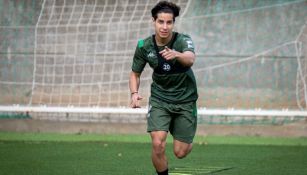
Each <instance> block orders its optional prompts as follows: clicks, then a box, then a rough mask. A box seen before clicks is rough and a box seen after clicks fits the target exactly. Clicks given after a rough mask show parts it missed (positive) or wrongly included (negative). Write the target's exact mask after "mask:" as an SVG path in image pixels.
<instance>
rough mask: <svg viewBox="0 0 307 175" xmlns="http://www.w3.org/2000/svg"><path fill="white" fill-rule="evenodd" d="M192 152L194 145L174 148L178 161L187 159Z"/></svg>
mask: <svg viewBox="0 0 307 175" xmlns="http://www.w3.org/2000/svg"><path fill="white" fill-rule="evenodd" d="M191 151H192V144H188V145H186V144H184V145H180V146H175V147H174V154H175V156H176V157H177V158H178V159H182V158H184V157H186V156H187V155H188V154H189V153H190V152H191Z"/></svg>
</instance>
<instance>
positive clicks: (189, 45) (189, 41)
mask: <svg viewBox="0 0 307 175" xmlns="http://www.w3.org/2000/svg"><path fill="white" fill-rule="evenodd" d="M187 44H188V48H194V46H193V42H192V41H191V40H188V41H187Z"/></svg>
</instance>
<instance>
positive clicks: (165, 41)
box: [155, 32, 173, 46]
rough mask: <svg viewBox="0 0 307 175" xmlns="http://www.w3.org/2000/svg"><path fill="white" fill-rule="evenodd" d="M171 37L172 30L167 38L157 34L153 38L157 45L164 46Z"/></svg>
mask: <svg viewBox="0 0 307 175" xmlns="http://www.w3.org/2000/svg"><path fill="white" fill-rule="evenodd" d="M172 38H173V32H172V33H171V34H170V36H169V37H167V38H160V37H157V35H156V36H155V39H156V42H157V45H158V46H165V45H167V44H168V43H169V42H170V41H171V40H172Z"/></svg>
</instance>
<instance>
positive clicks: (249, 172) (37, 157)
mask: <svg viewBox="0 0 307 175" xmlns="http://www.w3.org/2000/svg"><path fill="white" fill-rule="evenodd" d="M150 149H151V145H150V139H149V137H148V135H98V134H97V135H95V134H79V135H77V134H42V133H40V134H38V133H24V134H22V133H8V132H0V155H1V156H0V175H2V174H3V175H23V174H24V175H29V174H31V175H42V174H43V175H62V174H65V175H70V174H71V175H78V174H80V175H81V174H82V175H96V174H97V175H98V174H99V175H130V174H131V175H153V174H154V169H153V167H152V164H151V160H150ZM167 155H168V158H169V167H170V169H171V172H173V174H174V175H175V174H176V173H183V172H185V173H186V174H194V175H201V174H218V175H226V174H227V175H240V174H242V175H254V174H255V175H258V174H261V175H262V174H268V175H283V174H284V175H288V174H291V175H292V174H293V175H294V174H295V175H300V174H302V175H303V174H304V175H305V174H307V166H306V165H307V139H306V138H262V137H197V138H196V139H195V144H194V148H193V151H192V153H191V154H190V155H189V156H188V157H187V158H185V159H182V160H178V159H176V158H175V157H174V155H173V154H172V145H171V139H169V140H168V145H167Z"/></svg>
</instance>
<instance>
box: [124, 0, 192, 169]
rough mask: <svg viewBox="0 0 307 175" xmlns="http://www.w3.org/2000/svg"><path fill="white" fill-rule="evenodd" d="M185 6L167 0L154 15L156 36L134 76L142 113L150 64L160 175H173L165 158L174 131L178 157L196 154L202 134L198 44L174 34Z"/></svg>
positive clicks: (141, 49) (152, 128) (134, 95)
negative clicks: (142, 81)
mask: <svg viewBox="0 0 307 175" xmlns="http://www.w3.org/2000/svg"><path fill="white" fill-rule="evenodd" d="M179 11H180V7H178V6H177V5H176V4H174V3H171V2H167V1H162V2H159V3H158V4H157V5H156V6H155V7H154V8H153V9H152V10H151V13H152V21H153V25H154V28H155V35H153V36H150V37H148V38H146V39H144V40H139V42H138V45H137V48H136V51H135V55H134V58H133V63H132V72H131V74H130V82H129V86H130V91H131V107H132V108H139V107H140V100H141V99H142V97H141V96H140V94H139V93H138V89H139V85H140V76H141V73H142V71H143V69H144V67H145V65H146V63H148V64H149V65H150V67H151V68H153V70H154V72H153V75H152V78H153V82H152V84H151V96H150V100H149V111H148V115H147V131H148V132H149V133H150V136H151V139H152V163H153V165H154V167H155V169H156V171H157V173H158V175H167V174H168V164H167V158H166V155H165V145H166V137H167V134H168V132H170V133H171V134H172V136H173V146H174V147H173V149H174V154H175V156H176V157H178V158H184V157H185V156H186V155H188V154H189V153H190V151H191V150H192V141H193V138H194V136H195V132H196V125H197V110H196V100H197V98H198V94H197V88H196V81H195V77H194V74H193V71H192V70H191V66H192V65H193V63H194V61H195V54H194V45H193V42H192V40H191V38H190V37H189V36H187V35H184V34H180V33H176V32H173V29H174V23H175V18H176V17H177V16H178V15H179Z"/></svg>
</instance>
